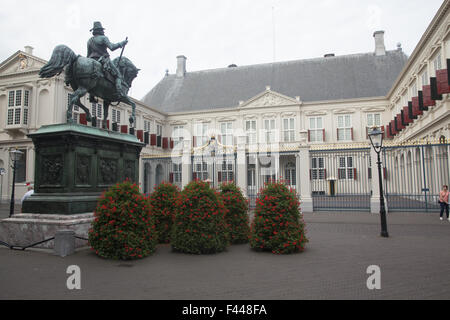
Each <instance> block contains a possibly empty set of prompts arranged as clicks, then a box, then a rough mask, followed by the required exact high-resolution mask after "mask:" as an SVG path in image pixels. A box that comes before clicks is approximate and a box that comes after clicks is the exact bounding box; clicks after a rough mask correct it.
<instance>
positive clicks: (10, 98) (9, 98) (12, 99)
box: [8, 91, 15, 107]
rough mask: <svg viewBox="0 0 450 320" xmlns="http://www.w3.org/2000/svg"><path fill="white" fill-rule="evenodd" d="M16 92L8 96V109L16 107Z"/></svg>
mask: <svg viewBox="0 0 450 320" xmlns="http://www.w3.org/2000/svg"><path fill="white" fill-rule="evenodd" d="M14 94H15V91H9V94H8V107H14V96H15V95H14Z"/></svg>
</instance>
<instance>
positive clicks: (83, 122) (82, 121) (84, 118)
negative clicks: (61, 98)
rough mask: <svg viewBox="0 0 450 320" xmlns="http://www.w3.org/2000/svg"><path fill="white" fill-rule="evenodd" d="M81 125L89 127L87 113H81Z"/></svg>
mask: <svg viewBox="0 0 450 320" xmlns="http://www.w3.org/2000/svg"><path fill="white" fill-rule="evenodd" d="M80 124H84V125H87V120H86V113H80Z"/></svg>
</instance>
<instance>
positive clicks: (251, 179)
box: [247, 163, 256, 187]
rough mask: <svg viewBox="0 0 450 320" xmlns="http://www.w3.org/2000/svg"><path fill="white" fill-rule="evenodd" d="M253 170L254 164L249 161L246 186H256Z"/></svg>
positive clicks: (254, 169) (254, 168)
mask: <svg viewBox="0 0 450 320" xmlns="http://www.w3.org/2000/svg"><path fill="white" fill-rule="evenodd" d="M255 171H256V165H255V164H251V163H249V164H248V169H247V186H249V187H255V186H256V179H255Z"/></svg>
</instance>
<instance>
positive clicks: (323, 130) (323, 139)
mask: <svg viewBox="0 0 450 320" xmlns="http://www.w3.org/2000/svg"><path fill="white" fill-rule="evenodd" d="M322 141H323V142H325V129H322Z"/></svg>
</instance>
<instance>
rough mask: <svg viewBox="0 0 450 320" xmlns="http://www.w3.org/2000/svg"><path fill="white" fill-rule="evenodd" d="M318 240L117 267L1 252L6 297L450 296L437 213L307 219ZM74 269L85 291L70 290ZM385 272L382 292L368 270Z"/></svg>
mask: <svg viewBox="0 0 450 320" xmlns="http://www.w3.org/2000/svg"><path fill="white" fill-rule="evenodd" d="M305 221H306V223H307V229H308V237H309V239H310V243H309V244H308V245H307V247H306V251H305V252H303V253H301V254H294V255H289V256H276V255H272V254H270V253H258V252H254V251H252V250H251V249H250V247H249V245H238V246H232V247H230V248H229V249H228V250H227V251H226V252H223V253H220V254H217V255H203V256H195V255H186V254H180V253H174V252H172V251H171V248H170V246H168V245H161V246H159V247H158V250H157V252H156V253H155V254H154V255H153V256H150V257H147V258H145V259H143V260H139V261H109V260H103V259H101V258H98V257H97V256H95V255H94V254H93V253H92V252H91V251H90V250H88V249H84V250H79V251H77V252H76V254H74V255H72V256H68V257H65V258H61V257H57V256H54V255H53V254H52V253H51V252H47V251H42V250H27V251H11V250H9V249H7V248H3V247H2V248H1V249H0V288H2V289H1V290H0V299H237V300H240V299H256V300H259V299H449V298H450V249H449V245H450V222H448V221H439V218H438V214H436V213H432V214H422V213H410V214H408V213H395V214H390V215H389V216H388V228H389V233H390V236H391V237H390V238H388V239H385V238H381V237H379V233H380V224H379V216H378V215H370V214H368V213H358V212H351V213H342V212H336V213H325V212H320V213H316V214H306V215H305ZM70 265H77V266H79V267H80V268H81V290H68V289H67V287H66V281H67V278H68V277H69V275H68V274H66V269H67V267H68V266H70ZM370 265H378V266H379V267H380V268H381V290H368V289H367V286H366V281H367V278H368V277H369V276H370V275H369V274H367V273H366V269H367V267H368V266H370Z"/></svg>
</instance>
